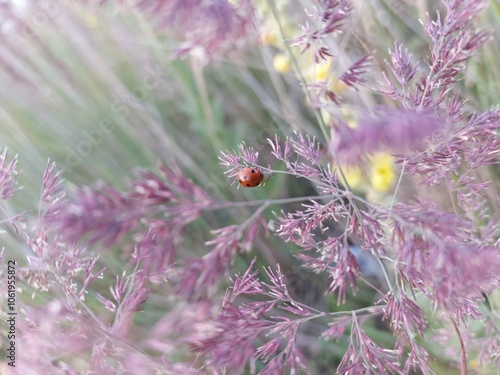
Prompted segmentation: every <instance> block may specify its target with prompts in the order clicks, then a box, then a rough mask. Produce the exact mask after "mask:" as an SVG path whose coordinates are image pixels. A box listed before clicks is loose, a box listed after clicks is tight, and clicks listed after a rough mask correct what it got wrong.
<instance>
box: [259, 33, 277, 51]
mask: <svg viewBox="0 0 500 375" xmlns="http://www.w3.org/2000/svg"><path fill="white" fill-rule="evenodd" d="M260 42H261V44H262V45H264V46H275V47H276V46H277V45H278V36H277V35H276V34H275V33H273V32H272V31H271V30H265V31H263V32H262V33H261V34H260Z"/></svg>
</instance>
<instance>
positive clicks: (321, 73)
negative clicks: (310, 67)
mask: <svg viewBox="0 0 500 375" xmlns="http://www.w3.org/2000/svg"><path fill="white" fill-rule="evenodd" d="M331 65H332V63H331V62H330V61H329V62H327V63H326V64H322V65H316V66H315V71H314V78H316V81H326V80H327V79H328V73H329V72H330V66H331Z"/></svg>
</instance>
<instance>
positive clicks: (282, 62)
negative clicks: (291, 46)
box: [273, 53, 292, 74]
mask: <svg viewBox="0 0 500 375" xmlns="http://www.w3.org/2000/svg"><path fill="white" fill-rule="evenodd" d="M273 66H274V69H275V70H276V71H277V72H279V73H283V74H284V73H288V72H289V71H290V69H292V62H291V60H290V57H289V56H287V55H285V54H284V53H277V54H276V56H274V59H273Z"/></svg>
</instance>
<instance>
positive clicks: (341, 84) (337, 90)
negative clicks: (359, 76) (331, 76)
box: [330, 79, 348, 95]
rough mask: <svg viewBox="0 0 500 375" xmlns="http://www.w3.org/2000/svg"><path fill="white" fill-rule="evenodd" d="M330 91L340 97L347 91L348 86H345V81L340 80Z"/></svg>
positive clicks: (333, 84) (334, 83)
mask: <svg viewBox="0 0 500 375" xmlns="http://www.w3.org/2000/svg"><path fill="white" fill-rule="evenodd" d="M330 86H331V87H330V89H331V90H332V91H333V92H334V93H335V94H336V95H340V94H342V93H343V92H344V91H345V90H347V88H348V86H347V85H346V84H345V82H344V81H342V80H340V79H338V80H336V81H335V82H333V83H332V84H331V85H330Z"/></svg>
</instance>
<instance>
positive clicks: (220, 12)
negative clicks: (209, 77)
mask: <svg viewBox="0 0 500 375" xmlns="http://www.w3.org/2000/svg"><path fill="white" fill-rule="evenodd" d="M105 3H112V2H110V1H107V0H103V1H101V5H102V4H105ZM113 5H114V4H113ZM114 6H116V5H114ZM118 6H120V5H118ZM127 6H129V5H128V4H127V5H125V9H127V8H126V7H127ZM132 7H134V8H137V9H139V10H141V11H143V12H145V14H147V15H148V16H149V17H151V18H152V19H153V22H154V23H155V24H156V25H157V27H158V30H159V31H161V32H164V33H170V32H173V33H174V34H177V35H178V36H179V38H180V44H179V46H178V48H177V51H176V53H175V56H177V57H180V56H183V55H188V54H189V55H191V56H192V57H194V58H195V59H196V60H197V61H198V62H200V63H202V64H206V63H208V62H209V61H210V60H212V59H214V58H220V57H222V56H224V55H228V54H229V55H234V56H238V55H239V54H240V53H241V52H242V51H243V50H244V49H243V47H244V45H245V44H246V43H248V42H250V41H255V40H257V32H256V27H255V21H254V5H253V3H252V2H251V1H249V0H238V1H228V0H211V1H205V0H167V1H165V0H139V1H136V2H133V3H132ZM127 10H129V9H127Z"/></svg>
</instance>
